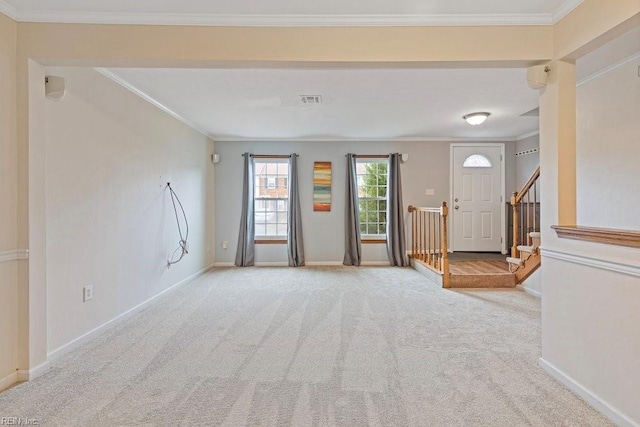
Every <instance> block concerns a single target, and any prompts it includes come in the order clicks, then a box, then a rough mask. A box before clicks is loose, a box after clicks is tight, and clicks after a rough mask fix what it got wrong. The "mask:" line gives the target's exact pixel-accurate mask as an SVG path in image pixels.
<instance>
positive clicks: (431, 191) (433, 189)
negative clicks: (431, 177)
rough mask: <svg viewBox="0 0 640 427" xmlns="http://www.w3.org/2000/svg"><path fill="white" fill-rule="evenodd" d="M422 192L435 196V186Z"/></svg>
mask: <svg viewBox="0 0 640 427" xmlns="http://www.w3.org/2000/svg"><path fill="white" fill-rule="evenodd" d="M424 193H425V195H427V196H435V195H436V189H435V188H427V189H426V190H425V192H424Z"/></svg>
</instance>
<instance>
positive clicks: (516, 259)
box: [507, 257, 522, 265]
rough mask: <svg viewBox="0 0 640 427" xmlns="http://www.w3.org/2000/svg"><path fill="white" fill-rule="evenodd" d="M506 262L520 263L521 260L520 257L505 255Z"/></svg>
mask: <svg viewBox="0 0 640 427" xmlns="http://www.w3.org/2000/svg"><path fill="white" fill-rule="evenodd" d="M507 262H508V263H509V264H515V265H522V260H521V259H520V258H512V257H507Z"/></svg>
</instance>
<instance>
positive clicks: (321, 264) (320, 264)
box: [305, 261, 343, 267]
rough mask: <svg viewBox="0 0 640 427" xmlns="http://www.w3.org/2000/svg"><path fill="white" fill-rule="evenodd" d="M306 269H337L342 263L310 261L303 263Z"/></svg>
mask: <svg viewBox="0 0 640 427" xmlns="http://www.w3.org/2000/svg"><path fill="white" fill-rule="evenodd" d="M305 265H306V266H307V267H339V266H341V265H343V264H342V261H311V262H305Z"/></svg>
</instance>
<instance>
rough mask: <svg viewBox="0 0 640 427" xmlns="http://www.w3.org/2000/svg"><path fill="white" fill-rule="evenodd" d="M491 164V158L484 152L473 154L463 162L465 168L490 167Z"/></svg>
mask: <svg viewBox="0 0 640 427" xmlns="http://www.w3.org/2000/svg"><path fill="white" fill-rule="evenodd" d="M491 166H492V165H491V160H489V159H487V158H486V157H485V156H483V155H482V154H472V155H470V156H469V157H467V158H466V159H465V161H464V163H462V167H463V168H490V167H491Z"/></svg>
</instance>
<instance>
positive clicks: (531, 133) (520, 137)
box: [516, 129, 540, 142]
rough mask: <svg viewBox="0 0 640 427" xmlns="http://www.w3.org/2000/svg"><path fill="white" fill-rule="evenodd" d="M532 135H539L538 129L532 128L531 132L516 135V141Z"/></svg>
mask: <svg viewBox="0 0 640 427" xmlns="http://www.w3.org/2000/svg"><path fill="white" fill-rule="evenodd" d="M534 135H540V129H538V130H534V131H532V132H528V133H524V134H522V135H520V136H518V137H516V142H517V141H522V140H523V139H527V138H529V137H532V136H534Z"/></svg>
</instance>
